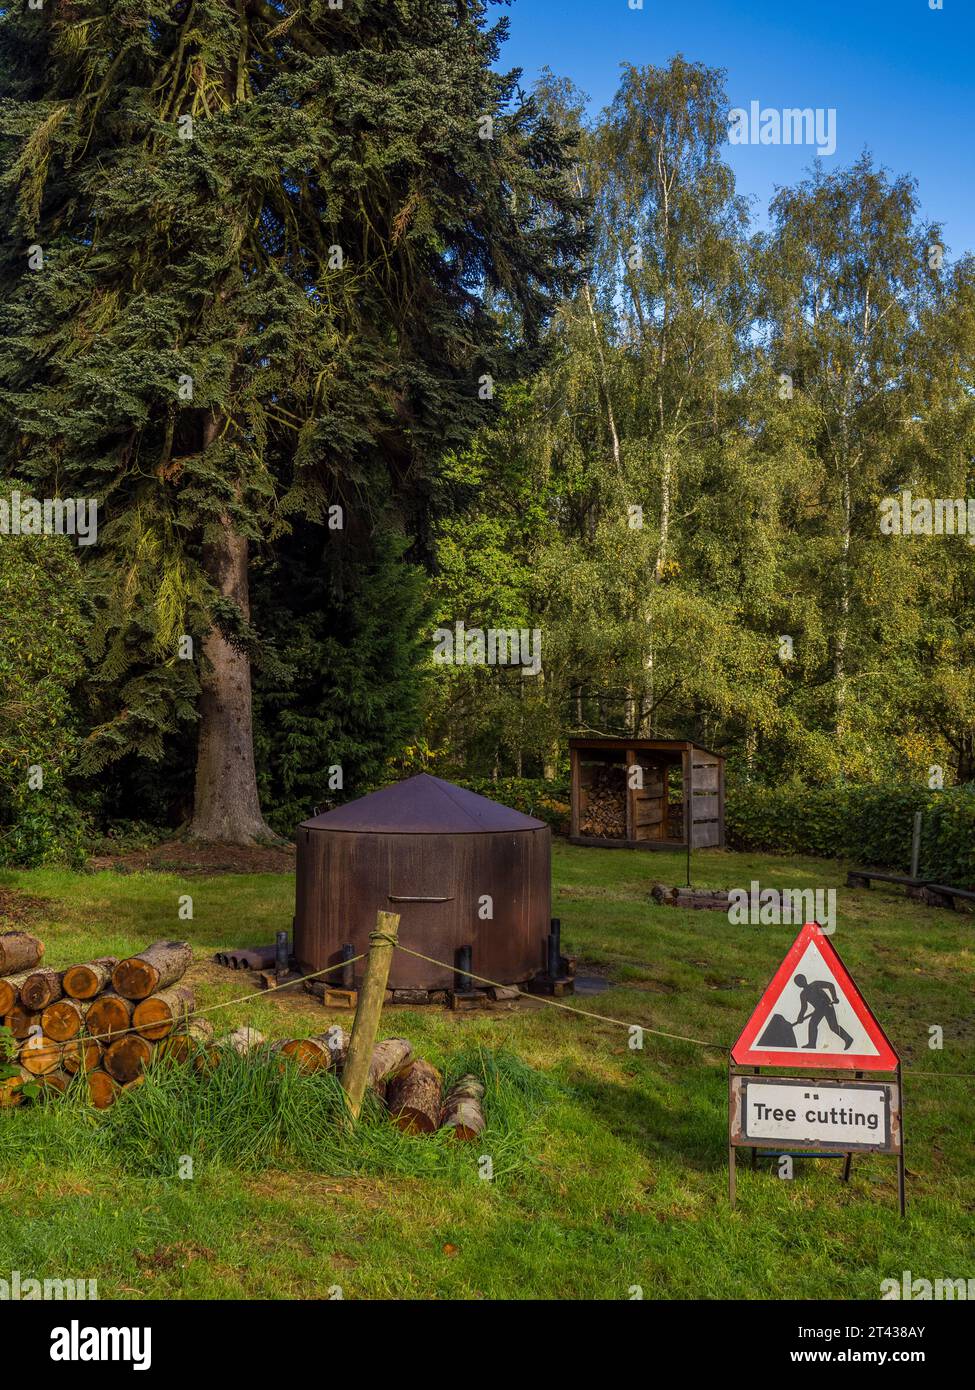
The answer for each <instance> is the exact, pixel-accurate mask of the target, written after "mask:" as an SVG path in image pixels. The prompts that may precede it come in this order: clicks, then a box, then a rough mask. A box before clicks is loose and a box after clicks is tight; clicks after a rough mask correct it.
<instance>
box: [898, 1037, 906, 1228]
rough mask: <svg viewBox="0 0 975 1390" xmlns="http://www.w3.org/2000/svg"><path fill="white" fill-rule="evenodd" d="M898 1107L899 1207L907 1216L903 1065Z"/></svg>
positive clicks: (899, 1077)
mask: <svg viewBox="0 0 975 1390" xmlns="http://www.w3.org/2000/svg"><path fill="white" fill-rule="evenodd" d="M897 1107H898V1109H899V1110H900V1116H901V1151H900V1153H899V1154H898V1155H897V1205H898V1206H899V1207H900V1213H901V1216H905V1215H906V1214H907V1181H906V1179H907V1170H906V1168H905V1166H904V1165H905V1162H906V1159H905V1157H904V1078H903V1076H902V1075H901V1064H900V1062H898V1063H897Z"/></svg>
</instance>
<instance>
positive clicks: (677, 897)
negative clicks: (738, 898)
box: [650, 883, 731, 912]
mask: <svg viewBox="0 0 975 1390" xmlns="http://www.w3.org/2000/svg"><path fill="white" fill-rule="evenodd" d="M650 897H651V898H652V899H653V901H654V902H655V903H659V904H660V906H661V907H686V908H692V909H694V910H695V911H698V912H701V911H704V912H727V911H728V907H729V904H730V898H731V889H730V888H676V887H675V888H669V887H668V886H667V884H666V883H655V884H654V885H653V887H652V888H651V889H650Z"/></svg>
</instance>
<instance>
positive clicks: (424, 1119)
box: [386, 1058, 442, 1134]
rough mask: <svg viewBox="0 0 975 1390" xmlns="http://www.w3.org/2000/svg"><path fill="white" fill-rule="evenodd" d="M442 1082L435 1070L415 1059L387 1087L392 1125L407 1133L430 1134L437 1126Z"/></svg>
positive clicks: (420, 1059) (387, 1102)
mask: <svg viewBox="0 0 975 1390" xmlns="http://www.w3.org/2000/svg"><path fill="white" fill-rule="evenodd" d="M441 1093H442V1080H441V1076H440V1073H439V1072H438V1071H437V1069H436V1067H433V1066H431V1065H430V1063H429V1062H425V1061H423V1060H422V1058H418V1059H417V1060H416V1061H415V1062H413V1063H411V1065H410V1066H409V1067H408V1068H407V1069H406V1071H404V1072H401V1073H400V1074H399V1075H398V1076H395V1077H394V1078H393V1079H392V1080H391V1081H390V1082H389V1085H388V1086H387V1088H386V1104H387V1105H388V1106H389V1113H390V1115H391V1116H392V1118H393V1122H394V1124H396V1125H398V1126H399V1128H400V1129H402V1130H404V1131H405V1132H406V1133H407V1134H410V1133H415V1134H432V1133H433V1132H434V1130H436V1129H438V1128H439V1126H440V1100H441Z"/></svg>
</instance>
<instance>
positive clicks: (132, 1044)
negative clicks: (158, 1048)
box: [105, 1033, 152, 1086]
mask: <svg viewBox="0 0 975 1390" xmlns="http://www.w3.org/2000/svg"><path fill="white" fill-rule="evenodd" d="M151 1060H152V1044H151V1043H148V1042H146V1040H145V1038H141V1037H140V1036H139V1034H138V1033H129V1034H127V1036H126V1037H124V1038H119V1039H118V1041H117V1042H113V1043H112V1045H111V1046H110V1047H109V1048H108V1049H107V1050H106V1052H105V1070H106V1071H107V1072H108V1074H109V1075H110V1076H111V1077H113V1078H114V1080H116V1081H118V1082H119V1083H120V1084H121V1085H123V1086H124V1085H125V1084H126V1083H127V1082H129V1081H134V1080H135V1079H136V1077H137V1076H138V1075H139V1074H140V1073H141V1072H143V1071H145V1069H146V1067H147V1066H148V1065H149V1063H150V1061H151Z"/></svg>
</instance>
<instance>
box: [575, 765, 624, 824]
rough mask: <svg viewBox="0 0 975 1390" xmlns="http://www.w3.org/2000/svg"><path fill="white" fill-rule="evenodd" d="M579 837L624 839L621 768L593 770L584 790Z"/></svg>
mask: <svg viewBox="0 0 975 1390" xmlns="http://www.w3.org/2000/svg"><path fill="white" fill-rule="evenodd" d="M579 833H580V835H592V836H595V837H597V838H599V839H601V840H625V839H626V774H625V773H624V771H623V769H622V768H621V767H594V768H593V770H592V782H591V784H590V785H589V786H588V787H587V788H586V802H585V808H584V810H583V815H582V820H581V822H580V824H579Z"/></svg>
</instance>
